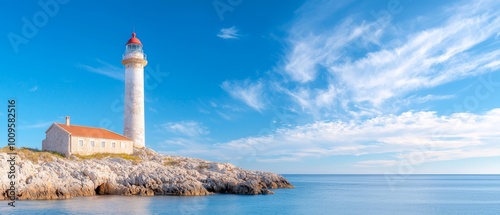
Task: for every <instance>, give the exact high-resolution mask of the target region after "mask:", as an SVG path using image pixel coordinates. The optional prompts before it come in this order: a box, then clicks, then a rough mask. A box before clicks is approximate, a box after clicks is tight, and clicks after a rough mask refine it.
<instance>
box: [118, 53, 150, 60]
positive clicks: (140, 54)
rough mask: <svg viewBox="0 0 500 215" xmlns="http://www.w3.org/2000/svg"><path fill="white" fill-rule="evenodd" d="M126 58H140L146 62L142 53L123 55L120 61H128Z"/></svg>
mask: <svg viewBox="0 0 500 215" xmlns="http://www.w3.org/2000/svg"><path fill="white" fill-rule="evenodd" d="M128 58H140V59H144V60H146V59H147V56H146V54H144V53H143V52H137V51H136V52H129V53H125V54H123V56H122V60H124V59H128Z"/></svg>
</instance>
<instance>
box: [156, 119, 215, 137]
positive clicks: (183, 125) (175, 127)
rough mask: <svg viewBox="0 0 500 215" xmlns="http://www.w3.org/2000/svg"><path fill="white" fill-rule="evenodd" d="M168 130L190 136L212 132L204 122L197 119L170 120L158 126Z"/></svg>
mask: <svg viewBox="0 0 500 215" xmlns="http://www.w3.org/2000/svg"><path fill="white" fill-rule="evenodd" d="M156 127H157V128H161V129H164V130H166V131H169V132H172V133H177V134H183V135H186V136H190V137H195V136H201V135H206V134H208V133H210V132H209V131H208V128H207V127H205V126H204V125H203V124H201V123H199V122H195V121H181V122H168V123H164V124H160V125H157V126H156Z"/></svg>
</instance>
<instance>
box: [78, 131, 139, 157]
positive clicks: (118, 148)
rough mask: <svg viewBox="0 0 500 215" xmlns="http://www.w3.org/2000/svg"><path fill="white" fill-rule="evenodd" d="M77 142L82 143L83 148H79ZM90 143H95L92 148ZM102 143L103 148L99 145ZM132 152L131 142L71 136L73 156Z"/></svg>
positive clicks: (132, 145) (132, 144)
mask: <svg viewBox="0 0 500 215" xmlns="http://www.w3.org/2000/svg"><path fill="white" fill-rule="evenodd" d="M79 140H82V141H83V146H80V144H79V142H78V141H79ZM91 141H95V145H94V146H92V144H91ZM102 141H104V142H105V146H104V147H102V145H101V142H102ZM113 142H114V143H115V147H113V146H112V143H113ZM122 144H123V147H122ZM133 152H134V143H133V142H132V141H125V140H111V139H101V138H89V137H75V136H71V153H73V154H79V155H91V154H94V153H117V154H118V153H125V154H132V153H133Z"/></svg>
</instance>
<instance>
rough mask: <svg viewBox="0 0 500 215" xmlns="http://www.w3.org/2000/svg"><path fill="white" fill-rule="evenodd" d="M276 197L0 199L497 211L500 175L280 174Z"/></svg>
mask: <svg viewBox="0 0 500 215" xmlns="http://www.w3.org/2000/svg"><path fill="white" fill-rule="evenodd" d="M284 176H285V177H286V178H287V179H288V180H289V181H290V182H291V183H292V184H294V185H295V187H296V188H295V189H279V190H275V193H276V194H275V195H259V196H240V195H212V196H202V197H172V196H155V197H127V196H94V197H79V198H74V199H70V200H53V201H18V202H16V203H17V205H16V207H15V208H11V207H8V206H7V201H1V203H2V204H3V205H2V206H1V207H0V214H500V175H412V176H404V177H403V178H401V177H398V176H396V175H389V176H386V175H284Z"/></svg>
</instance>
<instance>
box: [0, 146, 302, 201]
mask: <svg viewBox="0 0 500 215" xmlns="http://www.w3.org/2000/svg"><path fill="white" fill-rule="evenodd" d="M134 154H135V155H136V156H137V157H139V158H140V159H138V160H135V161H134V160H126V159H123V158H109V157H108V158H102V159H79V158H76V157H72V158H71V159H67V158H60V157H56V156H54V157H53V158H51V161H38V162H34V161H30V160H27V159H22V156H17V157H16V161H17V163H16V165H17V166H16V168H17V171H16V172H17V176H16V179H17V180H16V181H17V183H16V190H17V197H18V199H65V198H71V197H75V196H93V195H145V196H152V195H178V196H179V195H180V196H195V195H209V194H212V193H227V194H251V195H255V194H272V193H273V192H272V191H271V190H269V189H276V188H292V187H293V186H292V185H291V184H290V183H289V182H288V181H287V180H286V179H285V178H283V177H282V176H279V175H276V174H273V173H268V172H260V171H248V170H243V169H241V168H239V167H236V166H234V165H232V164H229V163H216V162H209V161H205V160H201V159H194V158H185V157H178V156H166V155H160V154H158V153H156V152H154V151H152V150H150V149H142V150H136V151H135V152H134ZM7 159H8V158H7V154H6V153H0V172H4V173H6V172H8V169H9V164H8V163H7V162H6V161H7ZM9 182H10V180H9V179H8V178H7V174H3V175H2V176H0V193H2V194H3V198H4V199H6V200H7V192H8V189H9Z"/></svg>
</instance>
